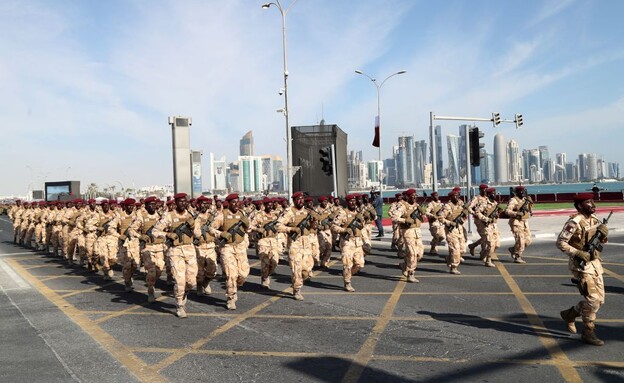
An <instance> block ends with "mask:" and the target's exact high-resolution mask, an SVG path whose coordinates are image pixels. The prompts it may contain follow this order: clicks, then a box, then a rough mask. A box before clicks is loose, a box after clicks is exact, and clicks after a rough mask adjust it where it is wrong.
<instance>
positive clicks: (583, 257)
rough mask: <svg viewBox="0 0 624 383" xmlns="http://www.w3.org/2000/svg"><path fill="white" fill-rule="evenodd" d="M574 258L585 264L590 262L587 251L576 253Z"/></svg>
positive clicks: (589, 255)
mask: <svg viewBox="0 0 624 383" xmlns="http://www.w3.org/2000/svg"><path fill="white" fill-rule="evenodd" d="M576 256H577V257H579V258H581V259H582V260H584V261H585V262H589V261H591V254H589V253H588V252H587V251H583V250H578V251H577V252H576Z"/></svg>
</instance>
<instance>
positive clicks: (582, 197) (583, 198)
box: [574, 193, 594, 203]
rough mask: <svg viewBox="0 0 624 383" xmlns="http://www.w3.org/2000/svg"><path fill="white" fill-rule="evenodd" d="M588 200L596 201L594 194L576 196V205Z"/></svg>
mask: <svg viewBox="0 0 624 383" xmlns="http://www.w3.org/2000/svg"><path fill="white" fill-rule="evenodd" d="M588 199H594V193H579V194H577V195H575V196H574V203H581V202H583V201H587V200H588Z"/></svg>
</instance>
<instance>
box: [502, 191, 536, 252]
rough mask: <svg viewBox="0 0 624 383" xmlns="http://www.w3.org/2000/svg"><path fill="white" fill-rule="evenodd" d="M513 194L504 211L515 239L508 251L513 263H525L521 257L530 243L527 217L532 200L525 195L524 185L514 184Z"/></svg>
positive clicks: (529, 213)
mask: <svg viewBox="0 0 624 383" xmlns="http://www.w3.org/2000/svg"><path fill="white" fill-rule="evenodd" d="M514 194H515V196H514V197H513V198H511V199H510V200H509V203H508V204H507V210H506V213H507V215H508V216H509V227H511V232H512V233H513V236H514V239H515V245H514V246H513V247H510V248H509V249H507V250H509V253H510V254H511V257H512V258H513V259H514V262H515V263H526V261H525V260H524V259H522V254H523V253H524V250H525V249H526V248H527V246H529V245H530V244H531V229H530V228H529V217H530V216H531V214H532V212H531V208H532V206H533V201H532V200H531V198H530V197H528V196H527V195H526V189H525V188H524V186H516V188H515V190H514Z"/></svg>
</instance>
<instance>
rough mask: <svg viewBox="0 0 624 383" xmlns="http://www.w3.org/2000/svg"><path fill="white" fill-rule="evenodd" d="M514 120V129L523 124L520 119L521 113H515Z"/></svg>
mask: <svg viewBox="0 0 624 383" xmlns="http://www.w3.org/2000/svg"><path fill="white" fill-rule="evenodd" d="M515 122H516V129H518V128H520V127H521V126H522V125H524V121H523V120H522V115H521V114H516V118H515Z"/></svg>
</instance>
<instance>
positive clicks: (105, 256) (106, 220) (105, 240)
mask: <svg viewBox="0 0 624 383" xmlns="http://www.w3.org/2000/svg"><path fill="white" fill-rule="evenodd" d="M116 217H117V215H116V214H115V213H114V212H113V211H112V210H109V211H108V213H104V212H103V211H102V212H99V213H98V223H97V225H98V227H97V229H96V232H97V234H98V237H97V239H96V240H95V243H94V252H95V256H97V257H98V259H99V263H100V265H101V266H102V273H103V274H104V279H105V280H111V279H112V278H113V269H112V267H113V266H114V265H116V264H117V252H118V250H119V240H118V239H117V237H118V234H117V230H116V229H115V227H114V226H112V225H111V223H112V222H113V220H115V219H116Z"/></svg>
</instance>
